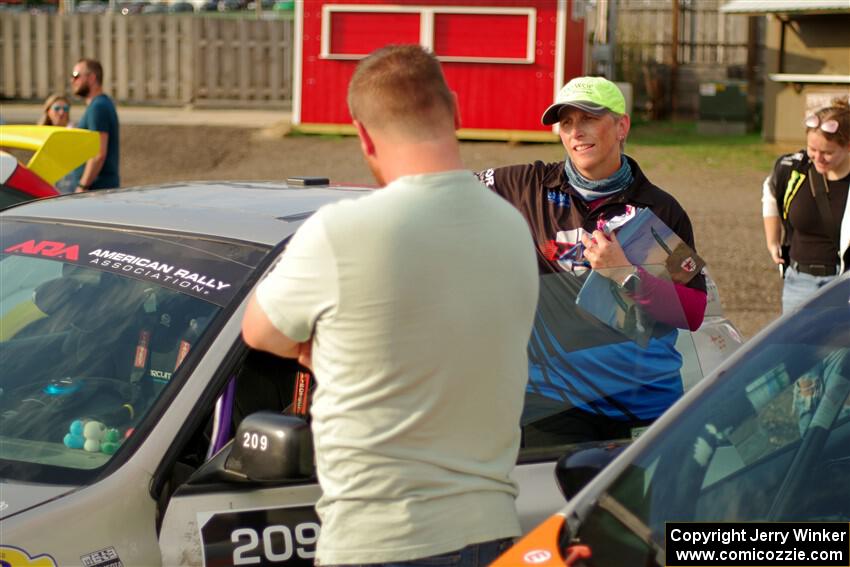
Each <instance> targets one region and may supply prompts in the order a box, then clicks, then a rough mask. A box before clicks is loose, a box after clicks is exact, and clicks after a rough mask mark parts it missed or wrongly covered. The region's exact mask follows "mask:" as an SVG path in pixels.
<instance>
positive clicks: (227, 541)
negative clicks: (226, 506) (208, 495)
mask: <svg viewBox="0 0 850 567" xmlns="http://www.w3.org/2000/svg"><path fill="white" fill-rule="evenodd" d="M320 529H321V528H320V527H319V520H318V517H317V516H316V512H315V510H314V509H313V507H311V506H310V507H306V506H305V507H294V508H272V509H268V510H246V511H241V512H222V513H216V514H213V515H212V516H211V517H210V518H209V520H208V521H207V522H206V523H205V524H203V526H202V527H201V544H202V546H203V550H204V565H206V566H217V565H251V566H257V565H259V566H264V565H286V566H287V567H290V566H297V567H300V566H302V565H303V566H305V567H306V566H309V565H313V558H314V557H315V555H316V541H317V540H318V539H319V531H320Z"/></svg>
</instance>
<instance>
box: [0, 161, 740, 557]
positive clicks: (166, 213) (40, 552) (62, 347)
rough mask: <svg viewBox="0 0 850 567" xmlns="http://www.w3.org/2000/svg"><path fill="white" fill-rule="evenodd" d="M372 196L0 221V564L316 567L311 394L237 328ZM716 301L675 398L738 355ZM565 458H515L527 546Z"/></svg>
mask: <svg viewBox="0 0 850 567" xmlns="http://www.w3.org/2000/svg"><path fill="white" fill-rule="evenodd" d="M369 190H370V189H368V188H354V187H330V186H328V185H327V181H326V180H325V181H324V182H322V180H316V179H311V178H301V179H295V180H291V182H290V183H289V184H286V183H233V182H228V183H207V182H204V183H188V184H186V183H181V184H174V185H163V186H157V187H145V188H137V189H121V190H116V191H105V192H96V193H86V194H81V195H69V196H64V197H60V198H57V199H49V200H46V201H40V202H32V203H26V204H22V205H19V206H15V207H11V208H9V209H7V210H5V211H3V212H2V213H0V222H2V231H0V564H2V565H8V564H11V565H34V566H48V565H82V566H84V567H103V566H112V567H117V566H120V565H128V566H129V565H145V566H150V565H160V564H162V565H312V562H313V554H314V549H315V542H316V539H317V537H318V534H319V530H320V525H319V521H318V518H317V516H316V513H315V511H314V508H313V505H314V503H315V501H316V499H317V498H318V496H319V493H320V488H319V486H318V484H317V482H316V479H315V475H314V469H313V455H312V444H311V437H310V430H309V423H308V421H309V420H308V415H309V412H308V406H309V394H310V386H311V376H310V375H309V374H308V373H306V372H304V371H303V369H300V368H299V367H298V366H297V365H296V363H295V362H293V361H289V360H283V359H279V358H276V357H273V356H270V355H267V354H264V353H261V352H257V351H252V350H250V349H249V348H247V347H246V346H245V344H244V343H243V342H242V340H241V337H240V321H241V316H242V312H243V309H244V306H245V302H246V299H247V297H248V296H249V294H250V293H251V291H252V289H253V288H254V286H255V285H256V283H257V282H258V281H259V279H260V278H261V277H262V276H263V274H264V273H265V272H266V271H267V270H268V269H269V268H270V267H271V266H272V264H273V262H274V261H275V259H276V258H278V256H279V254H280V252H281V250H282V249H283V248H284V246H285V244H286V242H287V240H288V239H289V237H291V236H292V234H293V233H294V232H295V230H296V229H297V228H298V227H299V226H300V224H301V223H302V222H303V221H304V219H306V218H307V217H309V216H310V215H311V214H312V213H313V212H314V211H315V210H316V209H317V208H318V207H320V206H321V205H323V204H325V203H330V202H333V201H337V200H339V199H344V198H354V197H357V196H359V195H362V194H363V193H364V192H365V191H369ZM711 298H712V301H711V306H710V311H709V315H710V316H709V317H707V318H706V322H705V324H704V325H703V327H702V328H701V329H700V330H699V331H698V332H696V333H694V334H690V333H681V336H680V338H679V343H678V346H679V349H680V350H681V351H682V355H683V359H684V368H683V371H682V374H683V383H684V384H685V387H686V389H687V387H689V386H690V385H691V384H692V383H693V382H695V381H696V380H698V379H699V378H700V377H701V376H702V375H703V374H704V373H707V372H708V371H709V370H711V367H713V366H714V365H716V363H717V361H719V360H722V359H724V358H725V357H726V356H728V355H729V354H731V352H732V351H733V350H734V349H735V348H736V346H737V345H738V344H740V342H741V339H740V337H739V335H738V334H737V332H736V331H735V329H734V327H733V326H732V325H731V324H729V323H728V321H726V320H725V319H723V317H722V314H721V313H720V312H719V311H718V309H719V303H718V301H717V297H716V293H715V291H714V290H712V296H711ZM564 324H567V325H568V324H570V321H569V319H568V317H566V316H565V318H564ZM459 340H462V337H459ZM619 340H626V339H623V338H622V337H621V339H619ZM564 449H565V447H564V446H528V444H526V446H523V448H522V449H521V452H520V455H519V460H518V462H517V466H516V468H515V470H514V473H513V476H514V478H515V480H516V481H517V482H518V484H519V487H520V496H519V499H518V501H517V505H518V509H519V512H520V515H521V521H522V525H523V527H524V529H526V530H529V529H530V528H531V527H532V526H534V525H536V524H537V523H539V522H540V521H541V520H543V519H545V518H546V517H547V516H549V515H550V514H552V513H554V512H555V511H557V510H558V509H559V508H560V507H561V506H563V504H564V500H563V497H562V496H561V494H560V492H559V489H558V487H557V483H556V480H555V476H554V469H555V463H556V461H557V459H558V457H559V456H560V455H561V454H562V453H563V451H564Z"/></svg>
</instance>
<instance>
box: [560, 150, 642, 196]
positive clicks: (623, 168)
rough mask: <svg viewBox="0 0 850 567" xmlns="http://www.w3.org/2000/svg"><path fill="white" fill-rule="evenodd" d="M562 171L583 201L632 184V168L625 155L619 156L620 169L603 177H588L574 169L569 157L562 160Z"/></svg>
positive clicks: (608, 193)
mask: <svg viewBox="0 0 850 567" xmlns="http://www.w3.org/2000/svg"><path fill="white" fill-rule="evenodd" d="M564 172H565V173H566V174H567V180H568V181H569V182H570V185H572V187H573V189H575V190H576V192H577V193H578V194H579V196H580V197H581V198H582V199H583V200H584V201H595V200H596V199H601V198H603V197H610V196H611V195H614V194H615V193H619V192H620V191H623V190H625V189H626V187H628V186H629V185H631V184H632V180H633V177H632V168H631V166H630V165H629V160H627V159H626V157H625V156H623V155H621V156H620V169H618V170H617V171H616V172H614V175H612V176H611V177H606V178H605V179H599V180H593V179H588V178H586V177H585V176H583V175H582V174H581V173H579V172H578V170H576V168H575V167H574V166H573V163H572V162H571V161H570V158H567V159H566V160H565V162H564Z"/></svg>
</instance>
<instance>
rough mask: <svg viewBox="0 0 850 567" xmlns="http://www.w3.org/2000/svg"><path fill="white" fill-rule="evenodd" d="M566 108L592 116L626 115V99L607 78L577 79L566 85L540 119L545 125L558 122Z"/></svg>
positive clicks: (618, 88)
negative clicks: (612, 113)
mask: <svg viewBox="0 0 850 567" xmlns="http://www.w3.org/2000/svg"><path fill="white" fill-rule="evenodd" d="M565 106H574V107H576V108H579V109H581V110H584V111H585V112H590V113H591V114H602V113H604V112H609V111H610V112H616V113H617V114H625V113H626V99H625V98H624V97H623V93H622V91H620V87H618V86H617V85H615V84H614V83H612V82H611V81H609V80H608V79H606V78H605V77H576V78H575V79H572V80H571V81H570V82H569V83H567V84H566V85H564V86H563V87H562V88H561V90H560V91H558V96H556V97H555V102H554V103H552V104H551V105H550V106H549V108H547V109H546V112H544V113H543V117H542V118H541V119H540V121H541V122H543V124H545V125H549V124H555V123H556V122H558V120H559V118H558V115H559V114H560V112H561V109H562V108H564V107H565Z"/></svg>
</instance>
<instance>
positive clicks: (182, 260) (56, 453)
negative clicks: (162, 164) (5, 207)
mask: <svg viewBox="0 0 850 567" xmlns="http://www.w3.org/2000/svg"><path fill="white" fill-rule="evenodd" d="M3 222H4V225H3V232H2V251H3V252H2V254H0V281H2V286H0V465H2V477H3V478H7V479H8V478H17V479H20V480H32V479H36V478H38V479H40V480H42V481H45V482H53V481H55V482H62V481H63V480H66V479H68V478H85V476H86V474H84V473H81V472H80V471H92V472H93V471H96V470H97V469H100V468H101V467H103V466H104V465H106V464H107V463H108V462H109V461H110V460H111V459H112V458H113V456H114V455H120V454H121V448H122V446H124V445H128V440H130V439H131V438H133V437H134V436H136V437H140V436H143V435H144V431H145V430H146V423H148V422H149V421H150V419H148V418H149V416H151V415H153V414H155V413H156V408H157V402H158V401H159V400H161V399H163V398H165V397H167V396H165V392H168V391H170V390H173V389H174V388H177V387H179V383H180V381H181V380H182V377H183V374H184V373H182V372H181V370H182V369H183V368H184V367H187V366H191V365H192V360H193V359H194V358H197V354H198V352H200V351H202V350H203V348H204V346H203V345H204V342H205V337H206V336H207V335H208V334H209V333H208V331H209V330H210V329H212V328H213V327H214V326H215V321H216V318H217V315H218V314H219V313H220V312H221V311H222V308H223V307H225V306H227V305H228V304H229V303H230V302H231V301H232V300H233V299H234V298H236V297H237V296H238V295H239V292H240V290H241V289H242V288H243V286H244V283H245V281H246V280H247V278H248V277H249V275H250V273H251V272H252V270H253V267H254V266H256V264H257V262H258V261H259V258H261V257H262V255H263V252H262V251H261V250H259V249H257V248H255V247H252V246H248V245H241V244H233V243H226V242H217V241H209V240H201V239H197V238H189V237H185V236H173V235H172V236H169V235H155V234H141V233H132V232H128V231H114V230H106V229H102V228H94V227H88V228H87V227H81V226H67V225H59V224H47V223H27V222H17V221H13V220H6V219H4V221H3ZM193 355H195V356H193ZM75 473H76V474H75Z"/></svg>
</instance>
